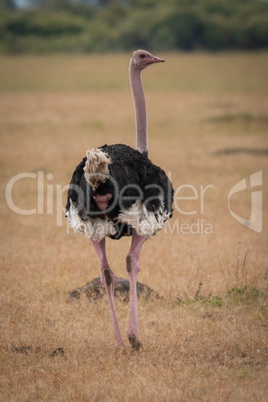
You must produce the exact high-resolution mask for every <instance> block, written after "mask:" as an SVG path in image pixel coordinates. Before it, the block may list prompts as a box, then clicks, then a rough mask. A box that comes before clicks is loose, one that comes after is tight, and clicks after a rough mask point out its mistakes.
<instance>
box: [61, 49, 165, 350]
mask: <svg viewBox="0 0 268 402" xmlns="http://www.w3.org/2000/svg"><path fill="white" fill-rule="evenodd" d="M159 62H164V60H163V59H161V58H159V57H155V56H153V55H152V54H151V53H149V52H147V51H145V50H137V51H135V52H134V53H133V55H132V57H131V59H130V64H129V78H130V84H131V89H132V94H133V100H134V106H135V116H136V134H137V145H136V148H137V149H136V150H135V149H133V148H131V147H129V146H127V145H123V144H116V145H103V146H101V147H99V148H95V149H91V150H88V151H87V153H86V157H85V158H84V159H83V160H82V162H81V163H80V164H79V165H78V166H77V167H76V169H75V171H74V173H73V176H72V179H71V182H70V187H69V190H68V197H67V206H66V217H67V219H68V222H69V224H70V226H71V227H72V228H73V229H74V230H75V231H76V232H78V233H82V234H84V235H85V236H86V237H88V238H89V239H90V240H91V242H92V244H93V246H94V249H95V250H96V252H97V255H98V258H99V260H100V265H101V282H102V284H103V285H104V287H105V290H106V293H107V296H108V301H109V306H110V312H111V317H112V324H113V330H114V336H115V348H116V349H125V345H124V341H123V338H122V335H121V332H120V329H119V325H118V320H117V316H116V310H115V303H114V274H113V271H112V270H111V268H110V265H109V263H108V260H107V256H106V248H105V238H106V237H110V238H112V239H120V238H121V237H122V236H132V241H131V247H130V250H129V252H128V254H127V257H126V270H127V274H128V277H129V282H130V307H129V323H128V330H127V335H128V339H129V342H130V345H131V347H132V348H133V349H134V350H139V349H140V348H142V343H141V340H140V333H139V324H138V310H137V291H136V279H137V274H138V272H139V271H140V261H139V259H140V254H141V249H142V246H143V244H144V242H145V241H146V240H147V239H148V238H151V237H152V236H154V235H155V234H156V233H157V232H158V231H159V230H161V229H162V227H163V225H164V222H165V221H166V220H167V219H168V218H170V217H171V215H172V201H173V189H172V185H171V182H170V180H169V178H168V177H167V176H166V174H165V172H164V171H163V170H162V169H161V168H160V167H158V166H156V165H154V164H153V163H152V162H151V161H150V160H149V159H148V146H147V117H146V103H145V97H144V91H143V86H142V81H141V72H142V70H143V69H144V68H146V67H147V66H149V65H150V64H154V63H159Z"/></svg>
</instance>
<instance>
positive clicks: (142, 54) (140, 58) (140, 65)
mask: <svg viewBox="0 0 268 402" xmlns="http://www.w3.org/2000/svg"><path fill="white" fill-rule="evenodd" d="M164 61H165V60H164V59H160V57H156V56H154V55H153V54H152V53H150V52H147V50H141V49H140V50H136V51H135V52H133V54H132V57H131V60H130V64H131V65H132V66H133V67H135V68H137V69H139V70H143V69H144V68H146V67H147V66H149V65H150V64H153V63H159V62H164Z"/></svg>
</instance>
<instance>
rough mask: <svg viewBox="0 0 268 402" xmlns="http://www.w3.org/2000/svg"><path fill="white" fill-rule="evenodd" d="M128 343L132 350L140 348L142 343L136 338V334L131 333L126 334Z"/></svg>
mask: <svg viewBox="0 0 268 402" xmlns="http://www.w3.org/2000/svg"><path fill="white" fill-rule="evenodd" d="M128 340H129V343H130V345H131V347H132V350H137V351H138V350H140V349H143V345H142V343H141V341H140V340H139V339H137V337H136V335H135V334H133V333H131V334H129V335H128Z"/></svg>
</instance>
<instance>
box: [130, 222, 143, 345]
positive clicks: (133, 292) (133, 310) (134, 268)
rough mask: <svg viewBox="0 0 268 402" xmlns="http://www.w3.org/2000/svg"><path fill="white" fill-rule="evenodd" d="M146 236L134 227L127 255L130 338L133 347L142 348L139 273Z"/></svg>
mask: <svg viewBox="0 0 268 402" xmlns="http://www.w3.org/2000/svg"><path fill="white" fill-rule="evenodd" d="M146 238H147V237H146V236H139V235H138V234H137V232H136V231H135V230H134V229H133V232H132V243H131V247H130V250H129V252H128V255H127V259H126V261H127V272H128V277H129V283H130V301H129V303H130V304H129V323H128V330H127V334H128V339H129V342H130V344H131V346H132V348H133V349H135V350H139V349H140V348H142V343H141V341H140V331H139V321H138V308H137V275H138V272H139V270H140V254H141V249H142V246H143V243H144V242H145V240H146Z"/></svg>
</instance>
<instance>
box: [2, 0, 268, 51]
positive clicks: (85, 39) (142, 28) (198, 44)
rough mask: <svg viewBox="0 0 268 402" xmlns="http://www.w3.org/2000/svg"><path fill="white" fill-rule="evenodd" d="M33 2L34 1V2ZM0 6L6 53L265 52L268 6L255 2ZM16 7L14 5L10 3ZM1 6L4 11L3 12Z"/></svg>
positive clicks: (51, 0) (131, 0) (115, 0)
mask: <svg viewBox="0 0 268 402" xmlns="http://www.w3.org/2000/svg"><path fill="white" fill-rule="evenodd" d="M32 2H33V3H34V0H32ZM36 2H37V3H39V5H40V4H43V6H42V7H40V6H39V7H36V8H33V9H30V10H16V9H12V7H10V6H8V5H9V3H10V2H8V1H7V0H5V1H4V2H3V1H2V2H1V3H0V51H1V52H13V53H14V52H15V53H16V52H56V51H62V52H64V51H66V52H77V51H80V52H94V51H98V52H104V51H111V50H127V51H128V50H129V49H134V48H148V49H152V50H155V49H161V50H185V51H190V50H195V49H207V50H221V49H238V48H241V49H260V48H267V46H268V2H261V1H255V0H217V1H214V0H204V1H202V2H201V1H198V0H166V1H165V2H163V1H160V0H155V1H153V0H128V1H125V0H106V1H104V0H102V1H101V0H98V1H96V3H95V6H94V5H92V4H93V3H92V4H91V5H89V3H87V2H85V1H84V0H81V1H75V2H74V1H71V0H43V1H40V0H36ZM10 4H11V3H10ZM1 7H2V9H1Z"/></svg>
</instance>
